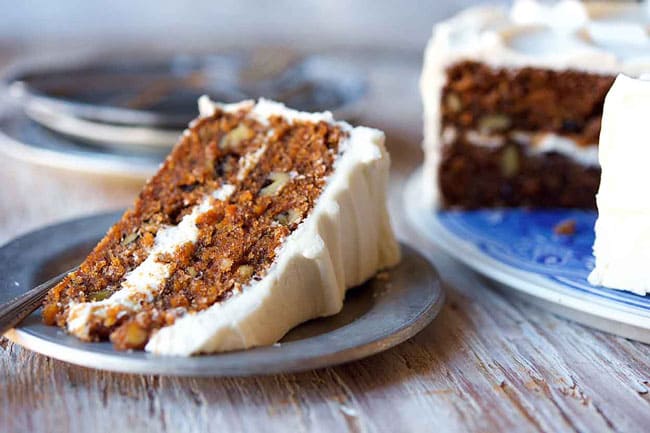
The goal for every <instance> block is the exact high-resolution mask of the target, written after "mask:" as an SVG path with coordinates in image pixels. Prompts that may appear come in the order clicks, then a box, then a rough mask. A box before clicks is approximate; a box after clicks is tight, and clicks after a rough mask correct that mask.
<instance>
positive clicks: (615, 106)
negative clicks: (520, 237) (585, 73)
mask: <svg viewBox="0 0 650 433" xmlns="http://www.w3.org/2000/svg"><path fill="white" fill-rule="evenodd" d="M643 78H646V77H643ZM649 80H650V76H648V77H647V79H634V78H630V77H627V76H624V75H620V76H619V77H618V78H617V79H616V81H615V82H614V85H613V86H612V88H611V90H610V91H609V93H608V94H607V98H606V99H605V109H604V112H603V125H602V131H601V133H600V146H599V158H600V163H601V166H602V177H601V181H600V188H599V190H598V195H597V196H596V201H597V202H598V220H597V221H596V227H595V231H596V241H595V243H594V256H595V258H596V266H595V268H594V270H593V271H592V273H591V275H590V276H589V282H590V283H591V284H594V285H602V286H606V287H610V288H614V289H621V290H629V291H632V292H635V293H638V294H640V295H645V294H647V293H650V279H649V278H648V263H649V262H650V199H649V198H648V195H647V194H648V192H647V191H648V185H650V170H649V169H648V161H650V122H649V121H648V115H649V114H650V81H649Z"/></svg>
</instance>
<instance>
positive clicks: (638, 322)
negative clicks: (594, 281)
mask: <svg viewBox="0 0 650 433" xmlns="http://www.w3.org/2000/svg"><path fill="white" fill-rule="evenodd" d="M423 188H424V178H423V168H422V167H420V168H418V169H417V170H416V171H415V172H413V173H412V174H411V175H410V176H409V178H408V179H407V181H406V187H405V194H404V198H403V200H404V206H405V209H406V215H407V220H408V221H409V223H410V224H411V225H412V226H413V227H415V228H416V229H418V231H419V232H421V233H422V234H423V235H424V237H425V238H426V239H427V241H429V242H431V243H433V244H435V245H437V246H439V247H440V248H441V249H442V250H443V251H444V252H445V253H447V254H448V255H450V256H451V257H453V258H454V259H456V260H458V261H460V262H461V263H463V264H464V265H466V266H468V267H469V268H471V269H473V270H474V271H477V272H478V273H479V274H482V275H484V276H486V277H488V278H489V279H491V280H493V281H496V282H497V283H500V284H502V285H504V286H505V287H506V288H508V289H514V290H516V291H517V292H519V294H524V295H528V296H529V297H533V298H536V299H535V300H536V301H539V304H540V305H544V306H546V307H547V308H549V309H552V310H553V308H552V305H556V306H557V307H559V308H556V309H555V312H556V313H558V314H560V315H563V316H564V317H567V318H569V319H572V320H575V321H578V322H581V323H585V324H587V325H589V326H593V327H596V328H599V329H601V330H605V331H607V332H611V333H614V334H617V335H622V336H625V337H628V338H632V339H635V340H641V341H643V342H646V343H650V313H648V312H643V313H642V311H643V310H640V309H639V308H634V307H631V306H627V305H621V304H618V303H614V302H612V301H608V300H606V299H599V298H596V297H594V296H593V295H590V294H585V293H580V292H578V291H577V289H575V288H572V287H570V286H565V285H563V284H561V283H560V282H558V281H555V280H551V279H550V278H547V277H544V276H542V275H540V274H537V273H535V272H532V271H525V270H521V269H517V268H515V267H513V266H510V265H508V264H506V263H504V262H501V261H499V260H497V259H495V258H493V257H491V256H489V255H487V254H485V253H484V252H482V251H481V250H480V249H479V248H477V247H476V246H475V245H474V244H473V243H471V242H469V241H466V240H464V239H462V238H459V237H458V236H456V235H455V234H454V233H452V232H450V231H449V230H447V229H446V228H445V227H444V226H443V225H442V224H441V223H440V221H439V219H438V216H437V213H436V212H432V210H431V208H430V207H427V206H426V204H425V203H423V202H422V200H418V199H417V197H421V196H422V189H423ZM545 304H550V305H545ZM567 309H568V310H569V311H566V310H567ZM570 311H575V312H576V313H579V314H577V315H576V317H574V316H572V315H571V314H570ZM583 315H587V316H588V317H582V316H583ZM603 321H605V322H603ZM617 325H621V326H622V327H627V328H622V327H621V326H617ZM640 334H641V335H640Z"/></svg>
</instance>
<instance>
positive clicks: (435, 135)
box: [421, 0, 650, 209]
mask: <svg viewBox="0 0 650 433" xmlns="http://www.w3.org/2000/svg"><path fill="white" fill-rule="evenodd" d="M649 11H650V9H649V8H648V7H647V5H643V4H634V3H632V2H579V1H575V0H563V1H559V2H556V3H553V4H551V5H549V4H548V3H546V4H544V3H542V2H537V1H535V0H518V1H515V2H514V4H513V6H512V8H510V9H508V8H506V7H503V6H480V7H473V8H470V9H468V10H465V11H463V12H461V13H460V14H458V15H457V16H455V17H452V18H450V19H449V20H447V21H444V22H442V23H440V24H438V25H436V26H435V27H434V31H433V37H432V38H431V40H430V42H429V45H428V47H427V51H426V55H425V62H424V69H423V72H422V77H421V92H422V99H423V102H424V124H425V129H424V150H425V155H426V161H425V165H424V175H425V176H424V177H425V180H424V182H425V185H424V187H425V191H426V192H427V196H428V197H427V199H428V200H429V201H430V202H431V204H432V205H433V206H438V207H443V208H461V209H474V208H481V207H492V206H531V207H576V208H594V207H595V203H596V202H595V195H596V190H597V188H598V183H599V179H600V166H599V163H598V137H599V132H600V122H601V116H602V111H603V103H604V100H605V95H606V94H607V91H608V90H609V88H610V87H611V85H612V83H613V82H614V78H615V77H616V75H617V74H618V73H621V72H624V73H626V74H628V75H631V76H637V75H638V74H640V73H644V72H649V71H650V31H649V30H648V29H649V28H650V27H649V26H650V13H649Z"/></svg>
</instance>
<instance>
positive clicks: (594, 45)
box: [434, 0, 650, 75]
mask: <svg viewBox="0 0 650 433" xmlns="http://www.w3.org/2000/svg"><path fill="white" fill-rule="evenodd" d="M434 37H435V38H436V39H437V40H438V43H437V44H436V45H437V49H438V50H442V51H443V52H444V53H445V54H441V57H445V58H449V59H450V61H456V60H459V59H462V58H464V57H468V56H471V57H472V58H474V59H476V58H481V60H482V61H484V62H485V63H487V64H492V65H499V66H514V67H517V66H531V65H532V66H541V67H546V68H556V69H562V68H574V69H579V70H588V71H593V72H602V73H612V72H616V73H618V72H625V73H628V74H630V75H638V74H639V73H641V72H643V71H644V70H647V69H648V68H650V14H649V13H648V10H647V8H646V7H645V6H643V5H638V4H608V3H604V2H595V3H582V2H578V1H575V0H563V1H560V2H558V3H556V4H554V5H545V4H542V3H540V2H538V1H536V0H519V1H516V2H515V3H514V5H513V6H512V9H511V10H510V11H508V10H506V8H504V7H501V6H489V7H484V6H483V7H475V8H471V9H468V10H466V11H464V12H462V13H460V14H459V15H457V16H456V17H454V18H452V19H450V20H447V21H445V22H443V23H440V24H439V25H437V26H436V28H435V30H434Z"/></svg>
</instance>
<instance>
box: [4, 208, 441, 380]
mask: <svg viewBox="0 0 650 433" xmlns="http://www.w3.org/2000/svg"><path fill="white" fill-rule="evenodd" d="M119 216H120V213H110V214H101V215H97V216H91V217H86V218H81V219H77V220H72V221H69V222H65V223H62V224H59V225H55V226H50V227H46V228H44V229H41V230H38V231H35V232H32V233H30V234H27V235H25V236H23V237H20V238H18V239H16V240H14V241H12V242H10V243H8V244H6V245H5V246H4V247H2V248H0V303H1V302H6V301H7V300H9V299H11V298H12V297H14V296H16V295H17V294H19V293H22V292H23V291H24V290H26V289H28V288H30V287H33V286H35V285H37V284H38V283H39V282H42V281H45V280H46V279H47V278H49V277H51V276H53V275H56V274H57V273H60V272H62V271H64V270H65V269H69V268H70V267H72V266H73V265H75V264H77V263H79V262H80V261H81V260H82V259H83V258H84V257H85V255H86V254H87V253H88V251H89V250H90V249H91V248H92V247H93V246H94V245H95V243H96V242H97V241H98V240H99V238H101V237H102V236H103V235H104V233H105V232H106V230H107V228H108V227H109V226H110V225H111V224H112V223H114V222H115V221H116V220H117V219H118V218H119ZM402 252H403V260H402V262H401V263H400V264H399V265H398V266H397V267H396V268H394V269H392V270H391V271H390V272H389V278H388V279H378V278H375V279H373V280H371V281H369V282H368V283H366V284H364V285H362V286H360V287H357V288H354V289H351V290H350V291H349V292H348V295H347V298H346V302H345V305H344V308H343V310H342V311H341V312H340V313H339V314H337V315H335V316H331V317H328V318H323V319H316V320H312V321H310V322H307V323H305V324H302V325H300V326H298V327H297V328H295V329H293V330H292V331H291V332H289V334H287V335H286V336H285V337H284V339H283V340H282V341H281V343H280V344H277V345H274V346H268V347H259V348H255V349H250V350H245V351H237V352H229V353H222V354H216V355H209V356H208V355H206V356H197V357H189V358H185V357H162V356H156V355H152V354H149V353H144V352H118V351H115V350H113V348H112V346H111V344H110V343H83V342H81V341H79V340H77V339H76V338H74V337H71V336H69V335H66V334H65V333H64V332H63V331H61V330H60V329H59V328H56V327H51V326H45V325H44V324H42V323H41V320H40V311H37V312H35V313H34V314H32V315H31V316H29V317H28V318H27V319H26V320H25V321H24V322H23V323H22V324H21V325H20V326H19V327H18V328H17V329H15V330H12V331H9V332H8V333H7V334H5V335H6V336H7V337H8V338H9V339H11V340H12V341H14V342H16V343H18V344H20V345H22V346H24V347H26V348H28V349H31V350H33V351H35V352H39V353H42V354H44V355H47V356H51V357H53V358H57V359H60V360H63V361H67V362H70V363H73V364H78V365H83V366H86V367H92V368H98V369H104V370H111V371H119V372H126V373H141V374H163V375H180V376H244V375H253V374H271V373H283V372H291V371H301V370H308V369H314V368H321V367H327V366H331V365H336V364H340V363H343V362H348V361H352V360H356V359H359V358H363V357H365V356H369V355H372V354H375V353H378V352H381V351H383V350H386V349H388V348H390V347H393V346H395V345H396V344H399V343H401V342H402V341H404V340H406V339H408V338H410V337H412V336H413V335H415V334H416V333H417V332H418V331H420V330H421V329H422V328H424V327H425V326H426V325H427V324H428V323H429V322H430V321H431V320H432V319H433V318H434V317H435V316H436V315H437V314H438V312H439V311H440V308H441V307H442V304H443V300H444V295H443V291H442V289H441V285H440V280H439V278H438V275H437V273H436V271H435V269H434V268H433V266H432V265H431V264H429V263H428V261H427V260H426V259H425V258H424V257H423V256H422V255H420V254H419V253H417V252H416V251H415V250H413V249H412V248H410V247H408V246H405V245H402Z"/></svg>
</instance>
